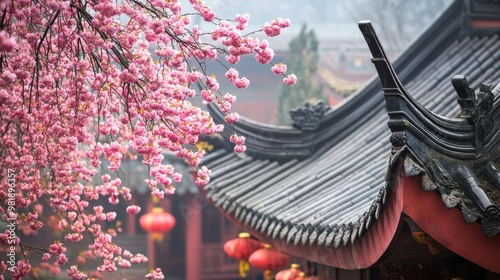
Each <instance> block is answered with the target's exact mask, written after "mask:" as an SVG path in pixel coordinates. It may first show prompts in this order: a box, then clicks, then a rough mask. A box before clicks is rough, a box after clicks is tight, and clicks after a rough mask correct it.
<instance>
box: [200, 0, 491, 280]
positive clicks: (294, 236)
mask: <svg viewBox="0 0 500 280" xmlns="http://www.w3.org/2000/svg"><path fill="white" fill-rule="evenodd" d="M463 5H464V1H459V0H457V1H455V2H454V3H452V5H451V6H450V7H449V8H448V10H447V11H446V12H445V13H444V14H443V15H442V16H441V17H440V18H439V19H438V20H436V22H434V24H433V25H432V26H430V27H429V28H428V29H427V30H426V31H425V32H424V33H423V34H422V35H421V36H420V37H419V38H418V40H415V41H414V42H413V44H412V45H411V46H410V47H409V48H408V49H407V50H406V51H405V52H404V53H403V54H401V55H400V56H399V57H398V58H397V59H396V60H395V62H394V63H391V62H390V61H389V59H388V58H387V56H386V55H385V53H384V50H383V48H382V45H381V42H380V41H379V40H378V38H377V36H376V34H375V32H374V30H373V28H372V26H371V23H369V22H367V21H365V22H360V25H359V27H360V30H361V32H362V33H363V35H364V37H365V39H366V41H367V44H368V47H369V49H370V51H371V53H372V55H373V59H372V62H373V63H374V65H375V67H376V69H377V72H378V77H374V78H373V79H372V80H370V81H369V82H368V83H367V84H366V85H365V87H363V88H362V89H360V90H359V91H358V92H357V93H356V94H355V95H354V96H352V97H350V98H349V99H348V100H347V101H345V102H344V103H342V104H341V105H340V106H339V107H336V108H335V109H332V108H329V107H325V106H324V105H319V104H316V105H313V104H307V105H305V107H304V108H302V109H297V110H295V114H296V116H297V117H296V118H295V119H296V123H295V125H294V127H284V126H273V125H266V124H260V123H256V122H253V121H251V120H248V119H244V118H242V119H240V121H239V122H238V123H236V124H235V125H234V127H232V128H230V129H228V128H226V130H227V131H225V132H224V133H225V134H227V135H226V136H229V135H230V134H231V133H233V130H234V131H236V132H237V133H239V134H242V135H244V136H245V137H246V138H247V147H248V149H247V151H246V153H245V154H243V155H239V154H235V153H234V152H232V147H230V146H224V145H227V144H224V143H221V144H219V143H218V142H217V141H213V143H216V142H217V148H216V149H215V151H214V152H212V153H211V154H208V155H207V156H206V157H205V158H204V159H203V160H202V163H201V165H206V166H207V167H209V168H211V169H212V170H213V172H212V176H211V182H210V183H209V184H208V185H207V186H205V187H204V188H203V192H204V193H205V195H206V197H207V198H208V199H209V200H210V201H211V202H212V203H213V204H214V205H215V206H217V207H218V208H219V209H220V210H221V211H222V212H223V213H225V215H226V216H227V217H229V218H230V219H232V220H233V221H234V222H236V223H238V224H239V225H241V226H242V227H243V228H244V229H245V230H246V231H249V232H251V233H252V234H254V235H256V236H257V237H259V239H263V240H265V241H266V242H269V243H272V244H273V245H274V246H275V247H278V248H280V249H281V250H283V251H285V252H288V253H290V254H292V255H293V254H300V255H301V256H304V255H306V256H307V259H309V260H311V261H316V262H320V263H324V264H327V265H331V266H335V267H342V268H349V269H356V268H361V267H367V266H370V265H372V264H374V263H376V262H377V261H379V259H380V258H381V257H382V256H383V254H384V252H385V251H386V250H387V248H388V246H389V243H390V242H391V240H392V238H393V237H394V236H395V234H396V232H397V228H398V224H399V221H400V218H401V215H402V211H403V210H402V209H403V204H404V200H403V197H402V196H401V193H400V192H401V190H400V189H399V188H396V187H395V186H396V185H398V180H399V178H398V177H397V176H399V175H398V174H399V170H400V168H402V170H403V171H401V172H404V173H405V176H407V177H409V178H421V182H420V181H418V180H417V181H418V182H420V183H419V188H420V192H421V193H430V192H435V193H436V194H434V195H435V197H436V199H438V198H440V200H441V201H442V204H440V205H441V206H443V205H444V206H446V207H447V208H456V209H457V211H459V212H458V213H461V215H462V218H461V219H463V221H464V222H465V223H478V224H480V225H481V227H482V233H483V234H484V236H488V237H491V236H495V237H497V236H499V233H500V211H499V206H500V172H499V169H500V124H499V121H500V108H499V107H500V105H499V97H498V96H499V94H500V85H498V83H499V82H500V36H499V35H498V34H494V35H492V34H485V33H482V32H479V33H478V34H474V33H471V34H468V35H464V33H463V32H462V31H463V29H464V27H463V22H462V20H461V17H460V16H457V15H460V14H461V13H462V12H463V11H464V6H463ZM403 85H404V86H403ZM212 109H213V108H212ZM211 112H212V116H213V117H214V120H216V121H219V122H223V116H222V115H221V114H220V112H217V110H212V111H211ZM297 114H298V115H297ZM305 119H307V120H308V121H304V120H305ZM419 180H420V179H419ZM438 200H439V199H438ZM422 211H424V212H425V210H422ZM380 237H384V238H386V239H384V240H382V241H381V240H380V239H379V238H380ZM379 243H380V244H382V245H380V244H379ZM485 244H486V243H485ZM485 246H486V245H485ZM367 252H369V253H367ZM499 272H500V270H499Z"/></svg>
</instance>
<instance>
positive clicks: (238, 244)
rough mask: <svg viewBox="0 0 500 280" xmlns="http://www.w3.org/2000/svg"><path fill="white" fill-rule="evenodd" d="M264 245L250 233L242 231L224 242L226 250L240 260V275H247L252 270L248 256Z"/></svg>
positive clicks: (232, 256) (229, 254)
mask: <svg viewBox="0 0 500 280" xmlns="http://www.w3.org/2000/svg"><path fill="white" fill-rule="evenodd" d="M262 247H263V244H262V243H261V242H260V241H258V240H256V239H253V238H250V234H249V233H246V232H242V233H240V234H239V235H238V238H235V239H231V240H229V241H227V242H226V243H225V244H224V252H226V254H227V255H228V256H230V257H231V258H233V259H237V260H239V261H240V276H241V277H246V276H247V272H248V271H249V270H250V265H249V264H248V258H249V257H250V255H251V254H252V253H253V252H255V251H256V250H258V249H260V248H262Z"/></svg>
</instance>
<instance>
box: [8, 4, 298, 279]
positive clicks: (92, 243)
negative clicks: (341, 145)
mask: <svg viewBox="0 0 500 280" xmlns="http://www.w3.org/2000/svg"><path fill="white" fill-rule="evenodd" d="M185 5H190V9H191V10H194V11H195V12H189V13H187V12H184V11H185V7H183V6H182V5H181V3H180V2H179V1H177V0H0V10H1V20H0V134H1V140H0V153H1V160H0V168H1V171H0V172H1V173H0V178H2V181H1V186H0V221H3V222H4V223H7V225H8V226H7V228H8V229H7V230H6V231H5V232H1V233H0V243H1V244H2V246H4V247H6V248H7V249H6V250H7V251H6V252H10V253H8V255H9V254H14V257H13V258H12V257H10V259H8V260H7V262H4V261H2V262H0V279H3V277H4V276H3V275H7V273H10V275H11V276H12V278H13V279H21V278H22V277H24V276H26V275H28V274H29V273H32V272H31V270H32V263H31V262H30V256H31V255H32V254H33V253H37V254H39V255H41V256H42V260H43V261H44V263H43V264H44V265H45V266H51V267H55V271H61V269H62V271H63V272H65V273H67V274H68V275H69V276H70V277H71V278H72V279H86V278H87V277H88V273H87V272H85V271H81V270H80V269H79V268H78V266H77V265H76V263H75V260H69V259H68V257H67V255H66V254H67V250H68V249H67V246H66V244H68V243H71V242H81V243H84V241H85V242H86V251H85V252H84V253H85V254H86V255H89V256H92V257H94V258H96V259H97V260H98V261H99V265H98V267H97V270H98V271H100V272H113V271H115V270H117V269H118V268H128V267H130V266H131V265H133V264H135V263H143V262H147V258H146V257H145V256H144V255H142V254H140V253H135V254H133V253H131V252H128V251H126V250H122V248H120V247H118V246H117V245H115V244H114V243H113V236H114V235H115V234H116V232H114V231H109V230H106V229H105V228H104V227H103V226H102V221H113V220H114V219H115V217H116V213H114V212H109V211H106V209H104V208H103V207H102V206H91V205H92V201H96V200H98V199H101V198H102V197H105V198H107V199H108V200H109V202H110V203H111V204H118V203H119V202H120V201H121V200H124V201H130V200H131V198H132V194H131V191H130V189H129V188H128V187H127V186H124V185H122V183H121V181H120V180H119V179H111V176H110V175H108V174H104V175H102V177H101V178H100V181H101V182H102V184H98V185H95V184H94V185H93V184H92V183H91V182H92V178H93V177H94V176H95V174H96V168H98V167H100V166H101V165H102V164H103V161H107V162H109V165H107V168H108V169H109V170H110V171H114V170H117V169H118V168H120V163H121V160H122V159H123V158H125V157H131V158H132V159H134V158H135V157H137V155H142V158H143V160H142V163H143V164H144V165H146V166H147V167H148V170H149V173H150V179H149V180H146V182H144V184H147V185H148V186H149V188H150V189H151V194H152V195H153V196H156V197H158V198H160V199H161V198H163V197H164V196H165V194H167V195H168V194H172V193H173V192H174V188H173V187H172V183H173V182H174V181H177V182H178V181H180V180H181V179H182V178H181V177H182V176H181V174H180V173H178V172H176V170H175V169H174V168H173V166H172V165H169V164H164V163H162V162H163V152H164V151H166V150H169V151H171V152H174V153H176V155H177V156H178V157H180V158H183V159H185V160H186V162H187V164H189V165H190V166H192V167H198V164H199V162H200V159H201V158H202V157H203V155H204V151H203V150H202V149H196V148H193V147H195V146H194V145H195V144H196V143H198V141H199V140H200V137H201V136H202V135H211V134H213V133H216V132H220V131H222V130H223V129H224V126H223V125H221V124H215V123H214V122H213V120H212V118H211V116H210V115H209V113H208V112H207V111H205V110H204V109H203V108H200V107H197V106H195V105H193V103H192V102H191V100H192V99H193V98H195V96H201V98H202V99H203V100H204V101H205V102H207V103H210V102H215V103H216V104H217V105H218V107H219V108H220V110H221V111H222V112H224V113H225V114H226V122H227V123H228V124H232V123H234V122H236V121H238V118H239V116H238V114H237V113H235V112H231V105H232V104H233V103H234V102H235V100H236V97H235V96H234V95H232V94H230V93H225V92H226V91H230V90H231V89H220V88H219V83H218V81H217V79H218V77H215V76H214V75H212V74H211V73H210V69H209V67H208V66H207V63H206V62H207V61H209V60H213V61H216V62H218V63H220V64H221V65H223V66H224V67H225V68H226V69H227V72H226V75H225V77H222V78H227V79H229V80H230V81H231V82H232V83H233V84H234V86H235V87H237V88H246V87H247V86H248V84H249V80H248V79H247V78H245V77H240V76H239V73H238V71H237V68H236V64H237V63H238V61H239V59H240V57H241V56H243V55H254V56H255V58H256V60H257V61H259V62H260V63H263V64H269V65H270V74H271V73H272V72H274V73H275V74H277V75H282V76H283V77H284V78H283V81H284V82H285V83H286V84H287V85H293V84H294V83H295V81H296V77H295V75H293V74H289V75H286V73H285V71H286V67H285V66H284V65H283V64H274V63H272V62H271V60H272V59H273V55H274V52H273V50H272V49H271V48H270V47H269V45H268V43H267V41H266V40H264V39H259V38H258V37H256V34H257V33H260V32H262V33H263V34H265V35H267V36H277V35H279V34H280V33H281V31H282V29H283V28H286V27H288V26H289V25H290V22H289V20H287V19H281V18H276V19H274V20H272V21H270V22H269V23H265V24H264V25H263V27H262V29H260V30H254V31H245V29H246V25H247V22H248V20H249V16H248V15H247V14H242V15H240V14H238V15H236V16H235V18H234V19H221V18H218V17H217V15H216V13H215V11H213V9H212V8H211V7H210V6H208V5H206V4H205V3H204V2H203V1H199V0H189V3H187V2H186V3H185ZM195 17H201V18H202V19H203V20H204V21H205V22H207V23H208V24H204V26H211V28H210V29H209V30H202V29H201V28H200V27H199V26H197V25H195V24H193V23H192V22H194V20H193V18H195ZM276 65H278V66H276ZM271 68H272V70H271ZM195 85H196V86H195ZM222 90H224V92H223V91H222ZM228 141H231V142H232V143H234V144H235V151H237V152H243V151H245V145H244V144H245V139H244V137H243V136H239V135H233V136H232V137H231V139H228ZM209 175H210V170H208V169H207V168H206V167H200V168H199V171H198V173H197V178H196V184H198V185H200V186H202V185H204V184H206V183H207V182H208V181H209V178H210V177H209ZM44 203H45V204H44ZM42 205H50V208H51V209H50V210H51V211H53V212H54V213H55V214H56V215H57V216H58V218H59V219H60V220H59V222H58V223H56V224H55V225H52V226H54V227H55V228H57V229H58V230H60V231H61V232H62V233H63V234H62V235H61V238H60V239H55V240H54V241H53V242H52V244H51V245H50V246H49V247H48V248H35V247H33V246H27V245H25V244H24V243H23V240H22V239H21V238H19V236H17V235H16V231H21V230H22V231H23V232H28V233H32V234H36V233H37V232H38V231H39V230H40V229H41V228H43V227H46V226H47V225H49V224H51V223H52V224H53V221H52V220H50V221H49V219H47V217H46V215H43V211H44V210H43V207H42ZM126 212H127V213H129V214H130V215H135V214H137V213H139V212H140V207H139V206H137V205H130V206H129V207H127V209H126ZM87 241H88V242H87ZM9 250H11V251H9ZM12 260H15V261H12ZM151 269H152V270H151V273H149V274H148V275H146V278H148V279H163V274H162V271H161V270H159V269H156V268H151Z"/></svg>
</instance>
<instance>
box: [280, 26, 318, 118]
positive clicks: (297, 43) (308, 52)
mask: <svg viewBox="0 0 500 280" xmlns="http://www.w3.org/2000/svg"><path fill="white" fill-rule="evenodd" d="M289 46H290V57H289V59H288V61H287V62H286V65H287V69H288V70H287V72H289V73H294V74H295V75H296V76H297V83H296V84H295V85H294V86H293V87H288V86H282V87H281V90H280V94H279V96H278V124H280V125H290V124H291V123H292V121H291V119H290V115H289V113H288V112H289V111H290V110H291V109H293V108H296V107H299V106H302V105H303V104H304V102H306V101H315V100H326V98H325V96H324V94H323V86H322V85H320V84H318V82H317V81H315V80H314V79H315V74H316V71H317V70H318V66H319V53H318V46H319V41H318V39H317V38H316V34H314V31H313V30H310V31H307V26H306V25H305V24H304V25H302V29H301V31H300V34H299V35H298V36H297V37H296V38H294V39H293V40H292V41H291V42H290V44H289Z"/></svg>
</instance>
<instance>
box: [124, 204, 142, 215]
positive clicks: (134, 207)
mask: <svg viewBox="0 0 500 280" xmlns="http://www.w3.org/2000/svg"><path fill="white" fill-rule="evenodd" d="M126 211H127V213H129V214H130V215H136V214H138V213H139V212H141V207H139V206H137V205H131V206H128V207H127V210H126Z"/></svg>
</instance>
